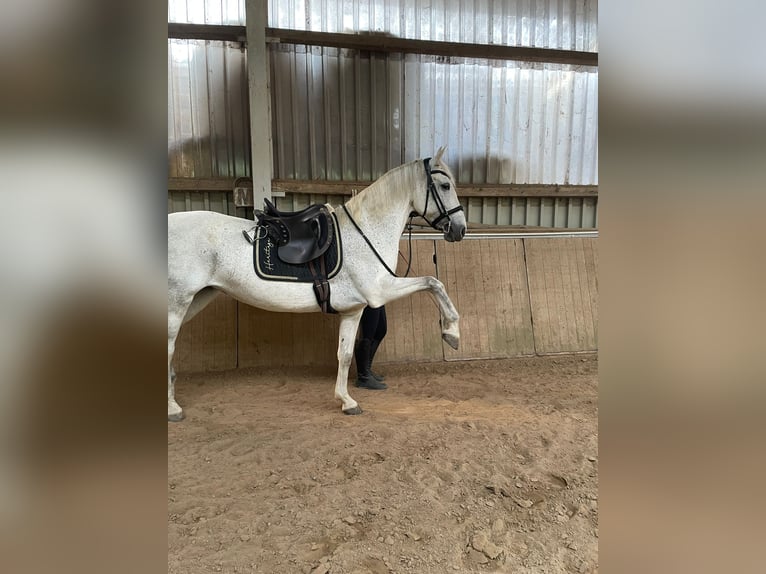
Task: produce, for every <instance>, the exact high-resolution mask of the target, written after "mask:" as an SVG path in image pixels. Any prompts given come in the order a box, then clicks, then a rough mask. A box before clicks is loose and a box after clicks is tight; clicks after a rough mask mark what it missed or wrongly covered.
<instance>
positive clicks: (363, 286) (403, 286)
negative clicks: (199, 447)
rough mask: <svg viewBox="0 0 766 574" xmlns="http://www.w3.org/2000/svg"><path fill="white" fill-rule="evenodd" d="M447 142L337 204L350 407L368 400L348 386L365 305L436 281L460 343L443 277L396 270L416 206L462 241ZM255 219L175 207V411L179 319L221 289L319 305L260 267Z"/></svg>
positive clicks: (342, 375) (337, 305) (432, 288)
mask: <svg viewBox="0 0 766 574" xmlns="http://www.w3.org/2000/svg"><path fill="white" fill-rule="evenodd" d="M443 152H444V148H440V149H439V151H438V152H437V154H436V157H434V159H433V162H432V163H431V164H430V167H429V162H428V161H427V160H416V161H411V162H409V163H406V164H404V165H401V166H399V167H397V168H394V169H392V170H391V171H389V172H388V173H386V174H385V175H383V176H381V177H380V178H379V179H378V180H377V181H375V182H374V183H373V184H372V185H370V186H369V187H367V188H366V189H365V190H363V191H362V192H360V193H359V194H358V195H356V196H355V197H353V198H352V199H351V200H349V201H348V202H347V203H346V204H345V206H343V208H342V209H335V210H334V211H335V214H336V216H337V219H338V227H339V230H338V233H339V234H340V236H341V238H342V245H343V266H342V268H341V269H340V271H339V272H338V274H337V275H336V276H335V277H333V278H332V279H330V281H329V283H330V289H331V297H330V303H331V305H332V307H333V308H334V309H335V310H336V311H337V312H338V313H339V314H340V333H339V336H338V375H337V378H336V381H335V398H337V399H339V400H340V401H341V402H342V403H343V405H342V410H343V412H344V413H346V414H354V415H355V414H359V413H361V412H362V409H361V408H360V407H359V405H358V403H357V402H356V401H355V400H354V399H352V398H351V396H350V395H349V394H348V388H347V377H348V370H349V366H350V365H351V357H352V355H353V348H354V339H355V335H356V330H357V326H358V324H359V320H360V318H361V316H362V311H363V310H364V307H365V306H367V305H369V306H370V307H380V306H381V305H385V304H386V303H389V302H391V301H394V300H396V299H400V298H402V297H406V296H408V295H411V294H412V293H416V292H418V291H428V292H429V293H430V294H431V295H432V297H433V299H434V300H435V301H436V303H437V305H438V307H439V312H440V314H441V328H442V338H443V339H444V340H445V341H446V342H447V343H448V344H449V345H450V346H451V347H453V348H455V349H457V347H458V342H459V340H460V329H459V326H458V319H459V317H458V313H457V310H456V309H455V306H454V305H453V304H452V301H451V300H450V298H449V296H448V295H447V292H446V291H445V289H444V285H443V284H442V283H441V281H439V280H438V279H436V278H435V277H396V276H394V275H393V274H392V272H391V271H390V270H392V269H395V268H396V260H397V255H398V252H399V239H400V237H401V235H402V232H403V231H404V228H405V225H406V223H407V220H408V218H409V217H410V214H411V213H413V212H414V213H417V214H418V215H420V216H422V217H423V218H424V219H425V220H426V221H428V222H429V223H430V224H431V226H432V227H434V228H435V229H438V230H439V231H442V232H444V238H445V239H446V240H447V241H460V240H461V239H463V237H464V235H465V231H466V219H465V213H464V212H463V210H462V207H461V206H460V202H459V201H458V197H457V193H456V189H455V179H454V177H453V176H452V173H451V171H450V170H449V168H448V167H447V166H446V165H444V164H442V163H441V156H442V154H443ZM252 227H253V222H252V221H251V220H248V219H240V218H236V217H231V216H228V215H223V214H220V213H214V212H209V211H190V212H182V213H173V214H170V215H168V420H170V421H179V420H181V419H182V418H183V411H182V409H181V407H180V406H179V405H178V403H177V402H176V401H175V388H174V383H175V373H174V372H173V368H172V365H171V363H172V360H173V353H174V351H175V343H176V337H177V336H178V332H179V330H180V329H181V325H182V324H184V323H185V322H187V321H189V320H190V319H191V318H192V317H194V316H195V315H196V314H197V313H199V312H200V311H201V310H202V309H203V308H204V307H205V306H206V305H207V304H208V303H210V301H212V300H213V299H214V298H215V296H216V295H218V294H219V293H221V292H223V293H226V294H228V295H230V296H232V297H234V298H236V299H238V300H239V301H242V302H243V303H246V304H248V305H252V306H254V307H258V308H261V309H266V310H268V311H282V312H290V313H313V312H319V311H320V307H319V304H318V302H317V298H316V297H315V295H314V291H313V288H312V284H311V283H297V282H288V281H284V282H282V281H266V280H263V279H260V278H259V277H258V276H257V275H256V274H255V272H254V270H253V251H252V250H253V246H252V245H251V244H250V243H248V242H247V241H246V240H245V239H244V238H243V236H242V232H243V231H245V230H249V229H252Z"/></svg>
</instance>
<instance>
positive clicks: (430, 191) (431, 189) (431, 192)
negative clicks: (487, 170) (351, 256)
mask: <svg viewBox="0 0 766 574" xmlns="http://www.w3.org/2000/svg"><path fill="white" fill-rule="evenodd" d="M423 167H425V169H426V177H427V178H428V183H427V187H426V206H425V208H424V209H423V215H420V214H418V213H417V212H415V211H413V212H412V213H410V220H409V221H408V222H407V232H408V233H407V245H408V248H409V260H408V261H407V271H406V272H405V274H404V276H405V277H407V276H408V275H409V274H410V268H411V267H412V218H413V217H415V216H419V217H422V218H423V219H425V221H426V223H428V224H429V225H430V226H431V227H433V228H434V229H436V230H437V231H442V230H441V229H439V228H438V227H437V224H438V223H439V222H440V221H441V220H442V219H444V218H445V217H446V218H447V230H446V231H449V228H450V225H451V223H452V220H451V219H450V216H451V215H452V214H453V213H457V212H458V211H463V206H462V205H459V204H458V206H457V207H453V208H452V209H450V210H447V207H446V206H445V205H444V201H443V200H442V198H441V197H440V196H439V194H438V192H437V191H436V184H435V183H434V180H433V177H431V174H432V173H440V174H442V175H444V176H446V177H447V178H449V175H448V174H447V172H444V171H442V170H440V169H434V170H431V158H430V157H428V158H426V159H424V160H423ZM431 196H433V198H434V203H436V207H437V208H438V209H439V217H437V218H436V219H434V220H433V221H428V218H427V217H426V215H425V214H426V213H428V200H429V199H430V198H431ZM343 211H345V212H346V215H347V216H348V218H349V220H350V221H351V223H353V224H354V227H355V228H356V230H357V231H358V232H359V235H361V236H362V239H364V241H365V242H366V243H367V245H368V246H369V247H370V249H371V250H372V252H373V253H374V254H375V257H377V258H378V261H380V262H381V263H382V264H383V267H385V268H386V271H388V272H389V273H390V274H391V275H393V276H394V277H399V276H398V275H397V274H396V273H394V272H393V271H391V268H390V267H389V266H388V265H387V264H386V262H385V261H383V258H382V257H381V256H380V253H378V250H377V249H375V246H374V245H373V244H372V242H371V241H370V240H369V239H368V238H367V236H366V235H365V234H364V232H363V231H362V229H361V228H360V227H359V225H358V224H357V222H356V221H355V220H354V218H353V217H351V212H349V210H348V208H347V207H346V204H345V203H344V204H343ZM400 255H401V253H400ZM402 257H403V256H402Z"/></svg>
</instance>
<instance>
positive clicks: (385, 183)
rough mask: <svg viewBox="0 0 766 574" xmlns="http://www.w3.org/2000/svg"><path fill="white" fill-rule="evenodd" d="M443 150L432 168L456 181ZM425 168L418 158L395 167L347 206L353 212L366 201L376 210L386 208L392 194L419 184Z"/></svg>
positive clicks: (438, 154) (357, 195)
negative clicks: (442, 159) (359, 203)
mask: <svg viewBox="0 0 766 574" xmlns="http://www.w3.org/2000/svg"><path fill="white" fill-rule="evenodd" d="M441 151H442V150H440V152H437V154H436V157H435V159H434V163H432V164H431V169H437V168H438V169H440V170H442V171H444V172H445V173H446V174H448V176H449V178H450V180H452V182H453V183H454V182H455V177H454V176H453V175H452V171H451V170H450V168H449V166H448V165H447V164H446V163H442V161H441V156H442V153H441ZM423 170H424V168H423V160H422V159H416V160H413V161H410V162H407V163H405V164H402V165H400V166H398V167H395V168H393V169H391V170H389V171H387V172H386V173H384V174H383V175H382V176H380V177H379V178H378V179H377V180H375V181H374V182H373V183H372V184H370V185H369V186H367V187H366V188H364V189H363V190H362V191H360V192H359V193H357V194H356V195H355V196H354V197H352V198H351V200H350V201H348V202H347V203H346V206H347V207H348V208H349V209H350V210H352V213H353V211H354V207H355V206H356V205H357V204H358V202H359V201H364V202H365V205H367V206H369V209H372V210H376V211H377V210H378V209H381V210H385V209H387V207H388V204H389V203H390V201H391V194H393V193H397V192H400V191H405V190H411V189H413V188H414V187H416V186H417V185H418V181H417V179H418V178H419V177H420V176H421V174H422V173H423ZM424 191H425V188H424Z"/></svg>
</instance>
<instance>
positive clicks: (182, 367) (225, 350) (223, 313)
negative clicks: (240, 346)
mask: <svg viewBox="0 0 766 574" xmlns="http://www.w3.org/2000/svg"><path fill="white" fill-rule="evenodd" d="M237 305H238V303H237V301H236V300H235V299H232V298H231V297H228V296H226V295H219V296H218V297H217V298H216V299H214V300H213V301H212V302H211V303H210V304H209V305H208V306H207V307H206V308H205V309H203V310H202V311H201V312H200V313H199V314H198V315H197V316H196V317H194V318H193V319H192V320H191V321H189V322H188V323H187V324H185V325H184V326H183V327H181V332H180V333H179V334H178V339H177V340H176V352H175V357H174V365H175V369H176V371H177V372H179V373H182V372H194V371H222V370H226V369H233V368H235V367H236V366H237Z"/></svg>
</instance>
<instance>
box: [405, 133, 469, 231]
mask: <svg viewBox="0 0 766 574" xmlns="http://www.w3.org/2000/svg"><path fill="white" fill-rule="evenodd" d="M443 153H444V148H443V147H440V148H439V151H437V152H436V157H434V158H433V160H429V159H426V160H424V161H423V165H424V167H425V177H426V193H425V194H421V193H418V194H417V195H416V197H415V199H414V201H413V206H414V208H415V210H416V211H417V212H418V214H420V215H422V217H423V219H425V220H426V221H427V222H428V223H429V224H430V225H431V227H433V228H434V229H438V230H439V231H442V232H443V233H444V239H446V240H447V241H460V240H461V239H463V237H465V231H466V219H465V212H464V211H463V207H462V206H461V205H460V201H459V200H458V198H457V188H456V187H455V178H454V177H453V175H452V172H451V171H450V169H449V167H447V165H446V164H443V163H442V162H441V157H442V154H443Z"/></svg>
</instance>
